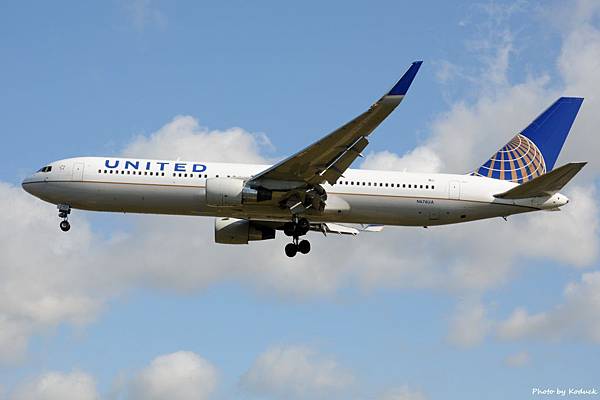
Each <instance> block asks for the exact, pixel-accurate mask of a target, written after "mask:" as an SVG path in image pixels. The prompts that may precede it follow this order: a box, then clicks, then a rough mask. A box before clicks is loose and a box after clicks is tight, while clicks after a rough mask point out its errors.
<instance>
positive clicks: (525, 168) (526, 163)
mask: <svg viewBox="0 0 600 400" xmlns="http://www.w3.org/2000/svg"><path fill="white" fill-rule="evenodd" d="M545 173H546V163H545V161H544V156H543V155H542V152H541V151H540V149H539V148H538V147H537V146H536V145H535V143H533V142H532V141H531V140H530V139H528V138H527V137H525V136H523V135H522V134H517V135H516V136H515V137H513V138H512V140H511V141H510V142H508V143H507V144H506V145H505V146H504V147H502V148H501V149H500V150H498V152H497V153H496V154H494V155H493V156H492V157H491V158H490V159H489V160H488V161H487V162H486V163H485V164H483V165H482V166H481V167H479V168H478V169H477V171H475V172H473V175H479V176H485V177H488V178H494V179H502V180H506V181H511V182H515V183H523V182H527V181H530V180H532V179H533V178H536V177H538V176H540V175H542V174H545Z"/></svg>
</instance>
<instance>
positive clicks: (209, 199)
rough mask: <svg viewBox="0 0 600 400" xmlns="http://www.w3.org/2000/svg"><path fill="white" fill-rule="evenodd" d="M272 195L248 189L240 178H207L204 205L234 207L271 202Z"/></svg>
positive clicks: (261, 189)
mask: <svg viewBox="0 0 600 400" xmlns="http://www.w3.org/2000/svg"><path fill="white" fill-rule="evenodd" d="M271 197H272V193H271V191H269V190H266V189H263V188H258V189H254V188H250V187H247V186H246V183H245V182H244V180H243V179H240V178H209V179H207V180H206V205H208V206H211V207H235V206H240V205H242V204H246V203H257V202H259V201H265V200H271Z"/></svg>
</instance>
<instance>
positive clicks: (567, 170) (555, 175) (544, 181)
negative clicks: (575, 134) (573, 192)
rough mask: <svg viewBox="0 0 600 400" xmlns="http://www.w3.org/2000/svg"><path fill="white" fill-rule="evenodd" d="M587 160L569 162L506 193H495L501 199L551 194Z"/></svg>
mask: <svg viewBox="0 0 600 400" xmlns="http://www.w3.org/2000/svg"><path fill="white" fill-rule="evenodd" d="M585 164H587V163H586V162H578V163H569V164H565V165H563V166H562V167H559V168H556V169H554V170H552V171H550V172H548V173H546V174H543V175H540V176H538V177H536V178H534V179H532V180H530V181H527V182H525V183H523V184H521V185H519V186H516V187H514V188H512V189H510V190H509V191H506V192H504V193H499V194H495V195H494V197H497V198H499V199H526V198H530V197H542V196H550V195H552V194H554V193H556V192H558V191H559V190H560V189H562V188H563V187H564V186H565V185H566V184H567V183H568V182H569V181H570V180H571V179H573V177H574V176H575V175H577V173H578V172H579V171H581V169H582V168H583V167H584V166H585Z"/></svg>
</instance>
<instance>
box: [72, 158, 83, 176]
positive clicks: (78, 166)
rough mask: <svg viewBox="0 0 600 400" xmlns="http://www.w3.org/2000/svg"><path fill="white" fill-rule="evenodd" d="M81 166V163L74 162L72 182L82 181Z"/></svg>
mask: <svg viewBox="0 0 600 400" xmlns="http://www.w3.org/2000/svg"><path fill="white" fill-rule="evenodd" d="M83 166H84V164H83V163H82V162H76V163H74V164H73V180H74V181H82V180H83Z"/></svg>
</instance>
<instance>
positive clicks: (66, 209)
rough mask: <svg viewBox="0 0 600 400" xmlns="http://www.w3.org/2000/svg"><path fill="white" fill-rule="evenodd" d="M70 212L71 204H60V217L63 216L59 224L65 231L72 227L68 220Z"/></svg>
mask: <svg viewBox="0 0 600 400" xmlns="http://www.w3.org/2000/svg"><path fill="white" fill-rule="evenodd" d="M69 214H71V206H69V205H68V204H59V205H58V217H59V218H62V221H60V224H59V225H58V226H60V230H61V231H63V232H67V231H68V230H69V229H71V224H69V221H68V218H69Z"/></svg>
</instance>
